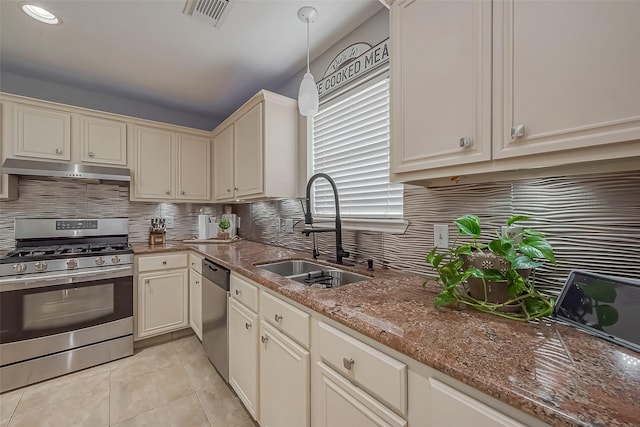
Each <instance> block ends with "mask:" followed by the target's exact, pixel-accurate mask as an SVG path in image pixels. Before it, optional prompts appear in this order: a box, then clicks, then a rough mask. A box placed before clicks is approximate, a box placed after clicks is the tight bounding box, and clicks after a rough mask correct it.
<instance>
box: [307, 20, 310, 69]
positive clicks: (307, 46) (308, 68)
mask: <svg viewBox="0 0 640 427" xmlns="http://www.w3.org/2000/svg"><path fill="white" fill-rule="evenodd" d="M309 72H310V71H309V18H307V73H309Z"/></svg>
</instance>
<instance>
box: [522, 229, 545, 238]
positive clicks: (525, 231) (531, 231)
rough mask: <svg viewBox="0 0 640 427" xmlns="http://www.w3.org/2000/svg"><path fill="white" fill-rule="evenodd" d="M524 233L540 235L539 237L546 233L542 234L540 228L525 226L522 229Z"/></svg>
mask: <svg viewBox="0 0 640 427" xmlns="http://www.w3.org/2000/svg"><path fill="white" fill-rule="evenodd" d="M522 233H524V234H526V235H528V236H539V237H544V234H542V232H540V231H538V230H534V229H532V228H525V229H523V230H522Z"/></svg>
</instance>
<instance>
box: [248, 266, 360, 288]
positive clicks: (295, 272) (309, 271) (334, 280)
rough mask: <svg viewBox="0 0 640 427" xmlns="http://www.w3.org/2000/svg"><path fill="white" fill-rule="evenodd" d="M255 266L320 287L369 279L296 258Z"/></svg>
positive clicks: (333, 286) (313, 286)
mask: <svg viewBox="0 0 640 427" xmlns="http://www.w3.org/2000/svg"><path fill="white" fill-rule="evenodd" d="M257 267H260V268H262V269H263V270H267V271H270V272H272V273H275V274H278V275H280V276H284V277H286V278H288V279H291V280H295V281H296V282H299V283H302V284H305V285H308V286H310V287H312V288H320V289H326V288H337V287H338V286H342V285H348V284H350V283H355V282H362V281H364V280H369V279H371V278H370V277H368V276H364V275H362V274H358V273H352V272H350V271H345V270H341V269H339V268H335V267H329V266H326V265H321V264H316V263H313V262H309V261H304V260H297V259H294V260H286V261H280V262H274V263H270V264H263V265H257Z"/></svg>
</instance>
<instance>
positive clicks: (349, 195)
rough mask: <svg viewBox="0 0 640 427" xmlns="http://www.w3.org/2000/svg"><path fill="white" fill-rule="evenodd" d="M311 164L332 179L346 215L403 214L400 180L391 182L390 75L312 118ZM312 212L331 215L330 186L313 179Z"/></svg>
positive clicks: (332, 104)
mask: <svg viewBox="0 0 640 427" xmlns="http://www.w3.org/2000/svg"><path fill="white" fill-rule="evenodd" d="M311 156H312V159H311V168H312V171H313V173H314V174H315V173H318V172H324V173H326V174H328V175H329V176H330V177H331V178H333V180H334V181H335V182H336V186H337V187H338V193H339V196H340V215H341V217H344V218H378V219H392V218H402V196H403V194H402V193H403V187H402V184H397V183H390V182H389V79H388V77H387V76H385V77H384V79H382V80H381V81H379V80H378V81H375V82H374V83H372V84H368V85H367V86H366V87H364V88H362V86H361V87H357V88H355V89H352V90H351V91H349V92H347V93H346V94H345V95H342V96H340V97H339V98H337V99H335V100H332V101H331V102H329V103H327V104H326V105H321V106H320V111H319V112H318V114H316V115H315V116H314V117H313V125H312V147H311ZM312 203H313V213H314V215H319V216H323V215H326V216H335V206H334V197H333V192H332V190H331V185H330V184H329V183H328V182H327V181H326V180H324V179H318V180H316V181H315V183H314V186H313V193H312Z"/></svg>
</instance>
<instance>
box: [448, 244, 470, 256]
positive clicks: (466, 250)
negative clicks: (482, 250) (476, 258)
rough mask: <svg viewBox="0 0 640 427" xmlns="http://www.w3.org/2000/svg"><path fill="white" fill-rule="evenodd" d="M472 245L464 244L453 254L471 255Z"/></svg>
mask: <svg viewBox="0 0 640 427" xmlns="http://www.w3.org/2000/svg"><path fill="white" fill-rule="evenodd" d="M471 252H472V251H471V245H470V244H464V245H460V246H458V247H457V248H456V249H455V250H454V251H453V253H454V254H455V255H463V254H467V255H468V254H471Z"/></svg>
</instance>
